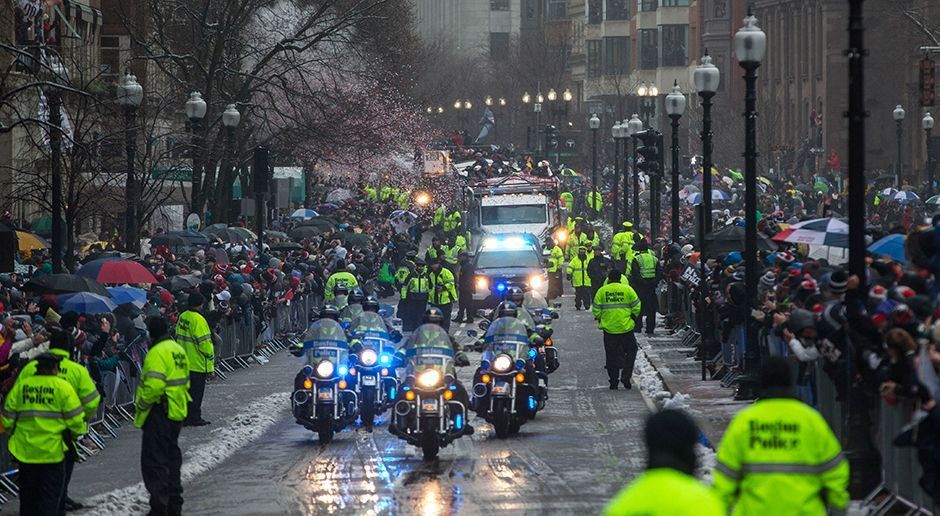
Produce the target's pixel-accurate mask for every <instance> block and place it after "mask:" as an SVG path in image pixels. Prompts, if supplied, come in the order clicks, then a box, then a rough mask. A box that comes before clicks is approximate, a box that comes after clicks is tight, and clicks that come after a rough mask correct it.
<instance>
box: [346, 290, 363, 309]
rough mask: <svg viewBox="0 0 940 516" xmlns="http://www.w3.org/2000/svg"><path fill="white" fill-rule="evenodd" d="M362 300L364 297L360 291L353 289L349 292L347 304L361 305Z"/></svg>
mask: <svg viewBox="0 0 940 516" xmlns="http://www.w3.org/2000/svg"><path fill="white" fill-rule="evenodd" d="M363 299H365V295H363V293H362V290H361V289H358V288H354V289H352V290H351V291H350V292H349V304H351V305H354V304H356V303H362V300H363Z"/></svg>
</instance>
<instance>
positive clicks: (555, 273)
mask: <svg viewBox="0 0 940 516" xmlns="http://www.w3.org/2000/svg"><path fill="white" fill-rule="evenodd" d="M545 250H547V251H548V252H549V254H548V268H547V269H548V271H547V272H548V299H549V300H552V299H555V298H556V297H561V296H562V295H563V294H564V292H565V282H564V281H562V280H563V279H564V278H563V277H562V275H563V272H562V271H563V270H564V269H563V267H564V265H565V253H564V251H562V250H561V246H559V245H558V244H556V243H555V239H554V238H552V237H545Z"/></svg>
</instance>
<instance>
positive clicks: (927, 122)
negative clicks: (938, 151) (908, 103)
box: [920, 112, 937, 198]
mask: <svg viewBox="0 0 940 516" xmlns="http://www.w3.org/2000/svg"><path fill="white" fill-rule="evenodd" d="M920 126H921V127H923V128H924V136H926V138H927V139H926V142H927V197H928V198H929V197H931V196H933V179H934V171H936V169H937V156H934V155H933V152H931V145H930V138H931V133H932V132H933V116H931V115H930V113H929V112H928V113H926V114H925V115H924V118H922V119H921V121H920Z"/></svg>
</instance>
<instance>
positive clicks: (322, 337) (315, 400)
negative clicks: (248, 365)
mask: <svg viewBox="0 0 940 516" xmlns="http://www.w3.org/2000/svg"><path fill="white" fill-rule="evenodd" d="M319 317H320V318H319V319H317V320H315V321H313V322H312V323H310V326H309V327H308V328H307V331H306V332H305V333H304V336H303V343H301V345H300V346H295V347H294V348H292V349H291V352H292V354H294V355H295V356H298V357H303V358H304V367H303V369H301V371H300V373H298V374H297V377H296V378H295V379H294V392H293V394H292V395H291V411H292V413H293V415H294V419H295V420H296V422H297V424H299V425H302V426H303V427H304V428H306V429H308V430H310V431H313V432H316V433H317V436H318V438H319V440H320V442H321V443H323V444H326V443H328V442H330V441H331V440H332V439H333V434H335V433H336V432H338V431H340V430H342V429H344V428H346V427H347V426H349V425H350V424H352V423H353V422H354V421H355V420H356V416H357V415H358V413H357V407H358V395H357V393H356V391H355V390H353V389H350V388H349V385H348V383H347V380H346V374H347V373H348V366H347V364H348V363H349V343H348V342H347V340H346V333H345V332H344V331H343V327H342V326H340V324H339V322H338V321H337V319H339V312H338V311H337V310H336V307H334V306H331V305H327V306H325V307H323V309H322V310H321V311H320V314H319Z"/></svg>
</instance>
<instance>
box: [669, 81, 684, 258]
mask: <svg viewBox="0 0 940 516" xmlns="http://www.w3.org/2000/svg"><path fill="white" fill-rule="evenodd" d="M685 104H686V101H685V95H683V94H682V90H681V89H680V88H679V81H678V80H676V81H675V82H674V83H673V85H672V92H671V93H669V95H666V114H667V115H669V119H670V120H672V192H671V193H672V195H671V196H670V197H671V199H670V201H671V202H670V206H671V208H672V216H671V217H670V224H671V227H672V241H673V242H678V241H679V119H680V118H682V115H683V114H685Z"/></svg>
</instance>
